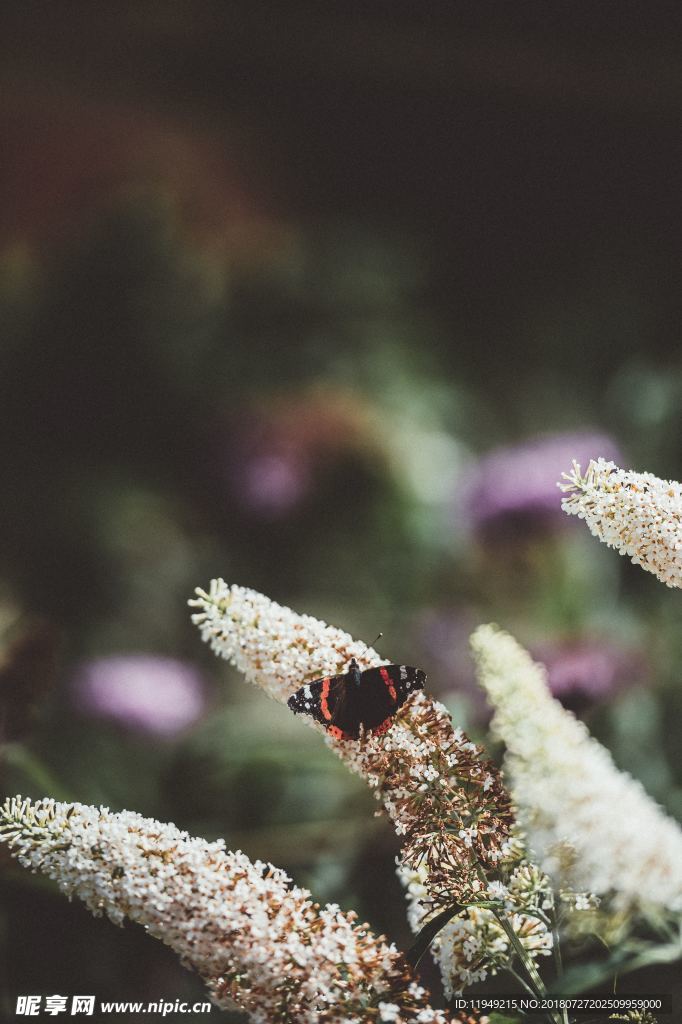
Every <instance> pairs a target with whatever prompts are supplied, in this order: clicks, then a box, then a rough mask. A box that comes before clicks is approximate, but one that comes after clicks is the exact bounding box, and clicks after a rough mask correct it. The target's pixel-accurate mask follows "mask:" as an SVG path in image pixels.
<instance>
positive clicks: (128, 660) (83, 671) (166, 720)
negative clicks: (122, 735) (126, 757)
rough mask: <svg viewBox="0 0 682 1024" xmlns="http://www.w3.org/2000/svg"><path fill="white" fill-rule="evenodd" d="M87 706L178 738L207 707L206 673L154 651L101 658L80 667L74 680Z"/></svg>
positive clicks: (77, 699) (125, 722)
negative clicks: (204, 682) (203, 675)
mask: <svg viewBox="0 0 682 1024" xmlns="http://www.w3.org/2000/svg"><path fill="white" fill-rule="evenodd" d="M73 693H74V699H75V703H76V704H77V705H78V707H80V709H81V710H83V711H85V712H87V713H89V714H92V715H96V716H97V717H100V718H109V719H112V720H114V721H116V722H119V723H121V724H122V725H125V726H127V727H128V728H131V729H138V730H140V731H142V732H147V733H152V734H154V735H157V736H166V737H169V736H174V735H175V734H176V733H178V732H180V731H181V730H183V729H185V728H186V727H187V726H189V725H191V724H192V723H193V722H195V721H196V720H197V719H198V718H199V717H200V716H201V714H202V712H203V710H204V707H205V692H204V684H203V680H202V677H201V675H200V674H199V673H198V672H197V671H196V669H194V668H193V667H192V666H191V665H187V664H185V663H184V662H182V661H177V660H176V659H174V658H164V657H158V656H156V655H153V654H124V655H113V656H111V657H108V658H97V659H95V660H93V661H89V662H86V663H85V664H84V665H82V666H81V667H80V669H79V670H78V673H77V675H76V677H75V679H74V683H73Z"/></svg>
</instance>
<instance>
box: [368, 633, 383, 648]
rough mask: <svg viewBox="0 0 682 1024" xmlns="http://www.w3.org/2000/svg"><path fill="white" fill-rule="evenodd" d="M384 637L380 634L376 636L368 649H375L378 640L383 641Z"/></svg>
mask: <svg viewBox="0 0 682 1024" xmlns="http://www.w3.org/2000/svg"><path fill="white" fill-rule="evenodd" d="M383 635H384V634H383V633H379V635H378V636H375V637H374V639H373V640H372V642H371V644H368V647H374V645H375V643H376V642H377V640H381V638H382V636H383Z"/></svg>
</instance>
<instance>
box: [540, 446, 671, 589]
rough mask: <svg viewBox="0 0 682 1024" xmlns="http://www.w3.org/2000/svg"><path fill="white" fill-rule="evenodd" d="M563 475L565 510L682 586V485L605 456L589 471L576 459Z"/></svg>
mask: <svg viewBox="0 0 682 1024" xmlns="http://www.w3.org/2000/svg"><path fill="white" fill-rule="evenodd" d="M563 478H564V482H563V483H559V487H560V489H561V490H562V491H564V493H565V494H566V497H565V498H564V499H563V501H562V503H561V507H562V508H563V510H564V512H567V513H568V514H569V515H574V516H578V518H579V519H584V520H585V523H586V524H587V526H588V528H589V530H590V532H591V533H592V534H593V535H594V536H595V537H598V538H599V540H601V541H603V542H604V544H607V545H608V547H611V548H616V550H617V551H619V552H620V553H621V555H628V556H629V557H630V558H631V559H632V561H633V562H634V563H635V565H641V567H642V568H643V569H645V570H646V571H647V572H652V573H654V575H655V576H657V577H658V579H659V580H661V581H662V582H663V583H665V584H666V586H668V587H682V485H680V484H679V483H676V482H675V481H673V480H661V479H659V477H657V476H653V474H651V473H635V472H634V471H633V470H624V469H619V468H618V466H616V465H615V463H613V462H607V461H606V460H605V459H597V460H596V461H594V460H592V461H590V463H589V465H588V467H587V471H586V472H585V474H584V475H583V474H582V473H581V470H580V464H579V463H577V462H575V461H574V463H573V468H572V469H571V471H570V473H564V474H563Z"/></svg>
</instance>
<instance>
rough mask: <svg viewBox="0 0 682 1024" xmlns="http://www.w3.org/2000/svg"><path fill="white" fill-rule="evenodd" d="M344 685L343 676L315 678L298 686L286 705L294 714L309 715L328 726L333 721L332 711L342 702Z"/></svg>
mask: <svg viewBox="0 0 682 1024" xmlns="http://www.w3.org/2000/svg"><path fill="white" fill-rule="evenodd" d="M345 686H346V677H345V676H329V677H327V678H325V679H316V680H315V681H314V682H313V683H306V684H305V686H300V687H299V688H298V690H296V692H295V693H294V694H292V695H291V697H289V700H288V701H287V706H288V707H289V708H290V709H291V711H293V712H294V714H295V715H310V717H311V718H314V719H315V721H316V722H319V723H320V724H321V725H324V726H325V728H329V726H330V725H331V724H332V722H333V719H334V713H335V712H336V711H338V710H339V707H340V705H341V704H342V703H343V700H342V698H343V694H344V690H345Z"/></svg>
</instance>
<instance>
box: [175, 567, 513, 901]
mask: <svg viewBox="0 0 682 1024" xmlns="http://www.w3.org/2000/svg"><path fill="white" fill-rule="evenodd" d="M197 595H198V597H197V599H196V600H193V601H191V602H190V604H191V605H193V606H194V607H196V608H198V609H199V611H197V612H196V613H195V614H194V615H193V616H192V620H193V622H194V623H195V624H196V625H197V626H198V627H199V629H200V630H201V635H202V637H203V639H204V640H205V641H206V642H207V643H209V644H210V646H211V647H212V649H213V650H214V651H215V653H216V654H218V655H220V656H221V657H223V658H225V659H227V660H228V661H230V662H232V664H233V665H235V666H236V667H237V668H238V669H239V670H240V671H241V672H243V673H244V675H245V677H246V678H247V679H248V680H250V681H251V682H252V683H255V684H256V685H258V686H260V687H262V688H263V689H264V690H265V691H266V693H268V694H269V695H270V696H271V697H274V698H275V700H279V701H282V702H284V703H286V701H287V699H288V697H289V696H290V695H291V694H292V693H293V692H294V691H295V690H296V689H298V687H300V686H301V685H302V684H304V683H307V682H310V681H312V680H313V679H316V678H319V677H321V676H322V677H324V676H329V675H335V674H337V673H341V672H344V671H345V670H346V667H347V665H348V662H349V661H350V659H351V658H355V659H356V660H357V662H358V663H359V665H360V667H361V668H363V669H364V668H372V667H374V666H377V665H382V664H385V662H384V660H383V659H382V658H381V657H380V656H379V655H378V654H377V653H376V651H374V650H372V648H371V647H367V646H366V644H363V643H361V642H359V641H357V640H353V638H352V637H351V636H349V634H348V633H344V632H343V630H340V629H337V628H335V627H334V626H328V625H327V624H326V623H325V622H321V621H320V620H319V619H315V618H313V617H312V616H310V615H299V614H297V613H296V612H294V611H292V610H291V609H290V608H285V607H282V606H281V605H279V604H276V603H275V602H274V601H271V600H270V599H269V598H267V597H265V596H264V595H263V594H259V593H257V592H256V591H254V590H249V589H247V588H245V587H239V586H228V585H227V584H226V583H225V582H224V580H221V579H218V580H213V581H212V583H211V586H210V588H209V590H208V592H206V591H203V590H197ZM307 721H308V722H309V724H311V725H313V727H315V728H318V729H321V726H317V725H315V723H314V722H313V721H312V719H308V720H307ZM326 739H327V743H328V744H329V746H330V747H332V749H334V750H335V751H336V753H337V754H338V755H339V757H341V758H342V759H343V761H344V762H345V763H346V765H347V766H348V767H349V768H350V769H351V771H354V772H356V773H358V774H360V775H362V776H363V777H364V778H365V779H366V780H367V782H368V783H369V785H370V786H371V787H373V788H374V789H375V792H376V796H377V799H379V800H382V801H383V805H384V807H385V809H386V811H387V812H388V814H389V816H390V817H391V818H392V819H393V822H394V824H395V829H396V832H397V833H398V835H400V836H404V837H405V838H404V840H403V842H404V846H403V863H404V864H407V865H411V866H415V867H416V866H417V865H418V864H419V863H420V862H421V861H422V860H426V861H427V862H428V864H429V865H430V867H431V870H430V872H429V895H430V897H431V899H432V900H433V901H434V906H438V905H449V904H450V903H452V901H453V899H454V900H458V899H470V898H472V896H473V898H475V896H476V893H478V892H480V889H481V882H480V878H479V872H480V869H483V870H486V869H488V868H491V867H495V865H496V864H497V863H498V862H499V860H500V858H501V857H502V856H503V855H504V851H505V850H506V847H507V842H508V838H509V834H510V829H511V825H512V821H513V819H512V814H511V810H510V802H509V797H508V794H507V793H506V791H505V789H504V787H503V785H502V783H501V781H500V778H499V773H498V772H497V770H496V768H495V767H494V766H493V765H491V764H490V763H489V762H488V761H486V760H484V758H483V756H482V751H481V750H480V749H479V748H478V747H477V746H476V744H474V743H471V742H470V741H469V740H468V739H467V737H466V736H465V735H464V733H463V732H462V730H461V729H456V728H454V727H453V724H452V720H451V718H450V715H449V714H448V712H447V710H446V709H445V708H444V707H443V705H442V704H439V703H438V702H437V701H435V700H433V698H432V697H430V696H428V695H427V694H425V693H424V692H421V691H420V692H418V693H416V694H414V695H413V696H412V697H411V698H410V699H409V700H408V702H407V703H406V704H404V705H403V706H402V707H401V708H400V709H399V710H398V712H397V714H396V715H395V717H394V718H393V725H392V727H391V728H390V729H389V730H388V732H386V733H385V734H384V735H382V736H376V735H367V736H364V737H363V738H362V739H361V740H359V741H352V742H344V741H340V740H336V739H334V738H332V737H331V736H329V735H328V734H327V737H326Z"/></svg>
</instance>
